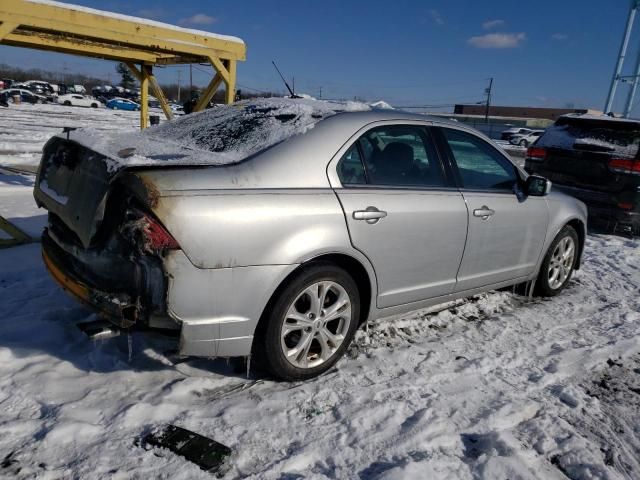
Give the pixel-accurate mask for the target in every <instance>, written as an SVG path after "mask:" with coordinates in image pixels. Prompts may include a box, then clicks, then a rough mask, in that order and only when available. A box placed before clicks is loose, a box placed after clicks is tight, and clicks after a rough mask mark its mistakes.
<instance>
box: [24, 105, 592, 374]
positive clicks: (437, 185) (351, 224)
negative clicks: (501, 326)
mask: <svg viewBox="0 0 640 480" xmlns="http://www.w3.org/2000/svg"><path fill="white" fill-rule="evenodd" d="M34 195H35V198H36V201H37V203H38V205H39V206H42V207H44V208H46V209H47V210H48V212H49V221H48V228H47V229H46V231H45V232H44V235H43V240H42V249H43V257H44V261H45V263H46V265H47V268H48V270H49V271H50V273H51V274H52V276H53V277H54V278H55V279H56V280H57V281H58V282H59V283H60V284H61V285H62V286H63V287H64V288H65V289H66V290H67V291H69V292H70V293H71V294H73V295H74V296H75V297H77V298H78V299H80V300H81V301H82V302H84V303H86V304H88V305H90V306H92V307H93V308H95V309H97V310H98V311H99V312H101V313H102V314H103V315H105V316H106V317H108V318H110V319H111V321H112V322H114V323H116V324H117V325H119V326H120V327H122V328H129V327H134V326H136V325H144V326H146V327H151V328H154V327H159V328H173V329H176V330H179V335H180V353H181V354H183V355H195V356H206V357H231V356H249V355H257V356H258V357H259V358H260V359H261V363H262V364H263V365H266V366H267V367H268V368H269V370H270V371H271V372H272V373H273V374H274V375H275V376H277V377H280V378H283V379H287V380H296V379H305V378H309V377H313V376H315V375H318V374H320V373H322V372H324V371H326V370H327V369H328V368H330V367H331V366H332V365H334V364H335V363H336V361H337V360H338V359H339V358H340V357H341V356H342V355H343V354H344V352H345V350H346V349H347V347H348V346H349V343H350V342H351V340H352V339H353V337H354V334H355V331H356V329H357V328H358V326H359V325H361V324H363V322H366V321H367V320H368V319H369V320H370V319H375V318H378V317H382V316H388V315H393V314H399V313H404V312H407V311H410V310H415V309H419V308H423V307H428V306H431V305H434V304H438V303H443V302H447V301H450V300H454V299H457V298H461V297H467V296H470V295H474V294H477V293H480V292H484V291H487V290H490V289H495V288H500V287H505V286H509V285H515V284H520V283H523V282H532V281H535V288H536V290H537V292H538V293H539V294H541V295H548V296H550V295H555V294H557V293H559V292H560V291H561V290H562V289H563V288H565V286H566V285H567V283H568V282H569V280H570V278H571V275H572V272H573V270H574V269H577V268H579V266H580V259H581V254H582V250H583V246H584V241H585V233H586V209H585V207H584V205H583V204H582V203H580V202H579V201H577V200H575V199H573V198H570V197H568V196H565V195H563V194H561V193H557V192H550V183H549V182H548V181H547V180H545V179H544V178H542V177H536V176H528V175H527V174H526V173H525V172H523V171H522V170H521V169H520V168H518V167H517V166H516V165H514V164H513V163H512V162H511V160H510V159H509V157H508V156H507V155H506V154H505V153H504V152H503V151H502V150H500V149H499V148H498V147H496V146H495V145H494V144H493V143H491V142H490V141H489V140H488V139H487V138H485V137H483V136H482V135H481V134H479V133H478V132H476V131H475V130H472V129H469V128H467V127H465V126H464V125H462V124H460V123H454V122H448V121H445V120H443V119H440V118H432V117H427V116H422V115H412V114H407V113H402V112H398V111H394V110H372V109H370V108H369V107H367V106H365V105H361V104H351V103H347V104H338V103H330V102H317V101H311V100H299V99H274V100H257V101H252V102H248V101H247V102H240V103H238V104H236V105H233V106H226V107H220V108H215V109H211V110H208V111H205V112H202V113H198V114H192V115H188V116H185V117H183V118H181V119H179V120H176V121H172V122H167V123H166V124H163V125H161V126H158V127H153V128H151V129H148V130H146V131H145V132H143V133H120V134H111V135H106V134H101V133H98V132H92V131H83V130H77V131H72V132H66V133H64V134H60V135H58V136H56V137H54V138H52V139H51V140H50V141H49V142H48V143H47V145H46V147H45V149H44V154H43V159H42V162H41V165H40V169H39V172H38V178H37V181H36V187H35V190H34Z"/></svg>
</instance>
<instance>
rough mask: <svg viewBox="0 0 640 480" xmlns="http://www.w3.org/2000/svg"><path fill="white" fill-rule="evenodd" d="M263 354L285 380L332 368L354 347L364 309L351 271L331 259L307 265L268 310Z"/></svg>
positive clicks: (260, 346)
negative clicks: (350, 345) (361, 308)
mask: <svg viewBox="0 0 640 480" xmlns="http://www.w3.org/2000/svg"><path fill="white" fill-rule="evenodd" d="M266 315H267V318H266V319H265V320H266V321H267V325H266V329H265V331H264V334H263V335H262V336H261V338H258V339H257V341H258V342H259V345H258V348H259V353H260V355H262V356H264V358H265V360H266V363H267V366H268V368H269V370H270V371H271V373H272V374H273V375H275V376H276V377H279V378H281V379H283V380H290V381H293V380H304V379H307V378H312V377H315V376H317V375H320V374H321V373H323V372H325V371H327V370H328V369H330V368H331V367H332V366H333V365H335V363H336V362H337V361H338V360H339V359H340V357H342V355H343V354H344V352H345V351H346V349H347V348H348V347H349V344H350V343H351V340H352V339H353V336H354V335H355V331H356V329H357V326H358V325H357V324H358V319H359V315H360V295H359V292H358V287H357V285H356V283H355V282H354V281H353V279H352V278H351V276H350V275H349V274H348V273H347V272H345V271H344V270H343V269H341V268H339V267H337V266H335V265H332V264H329V263H313V264H310V265H308V266H307V267H304V268H303V269H302V270H300V272H299V273H298V274H297V275H296V276H295V277H294V278H293V279H291V280H290V281H289V282H288V284H287V285H286V286H285V288H284V289H283V291H282V292H281V293H280V295H279V297H278V298H277V299H276V301H275V303H274V304H273V308H271V310H270V311H269V312H267V313H266Z"/></svg>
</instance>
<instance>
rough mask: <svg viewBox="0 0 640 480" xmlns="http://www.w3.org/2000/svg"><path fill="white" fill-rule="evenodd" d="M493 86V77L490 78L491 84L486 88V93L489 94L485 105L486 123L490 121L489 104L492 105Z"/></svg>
mask: <svg viewBox="0 0 640 480" xmlns="http://www.w3.org/2000/svg"><path fill="white" fill-rule="evenodd" d="M492 87H493V77H491V78H490V79H489V86H488V87H487V88H485V90H484V93H486V94H487V103H486V104H485V107H484V123H489V106H490V105H491V88H492Z"/></svg>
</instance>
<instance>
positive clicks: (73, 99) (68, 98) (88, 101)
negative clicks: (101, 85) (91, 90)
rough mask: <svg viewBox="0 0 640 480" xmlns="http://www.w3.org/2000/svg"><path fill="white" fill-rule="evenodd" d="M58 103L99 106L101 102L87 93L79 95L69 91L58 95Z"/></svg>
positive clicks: (76, 105)
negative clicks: (86, 94)
mask: <svg viewBox="0 0 640 480" xmlns="http://www.w3.org/2000/svg"><path fill="white" fill-rule="evenodd" d="M58 103H59V104H60V105H67V106H72V105H73V106H74V107H91V108H98V107H99V106H100V102H99V101H98V100H96V99H95V98H92V97H87V96H85V95H79V94H77V93H67V94H66V95H60V96H59V97H58Z"/></svg>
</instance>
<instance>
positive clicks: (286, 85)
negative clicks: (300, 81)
mask: <svg viewBox="0 0 640 480" xmlns="http://www.w3.org/2000/svg"><path fill="white" fill-rule="evenodd" d="M271 63H273V66H274V67H275V69H276V72H278V75H280V78H281V79H282V81H283V82H284V86H285V87H287V90H289V93H290V94H291V98H302V97H300V96H298V95H296V94H295V93H294V92H293V90H291V87H290V86H289V84H288V83H287V81H286V80H285V79H284V77H283V76H282V73H280V69H279V68H278V66H277V65H276V62H275V61H273V60H271Z"/></svg>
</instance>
